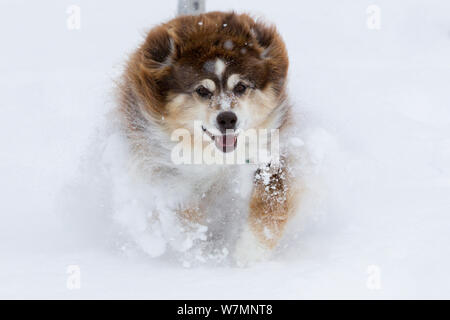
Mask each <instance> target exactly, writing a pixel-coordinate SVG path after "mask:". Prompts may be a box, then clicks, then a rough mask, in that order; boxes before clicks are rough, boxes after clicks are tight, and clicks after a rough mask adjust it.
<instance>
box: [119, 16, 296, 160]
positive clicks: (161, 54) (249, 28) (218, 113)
mask: <svg viewBox="0 0 450 320" xmlns="http://www.w3.org/2000/svg"><path fill="white" fill-rule="evenodd" d="M287 71H288V57H287V52H286V49H285V45H284V43H283V41H282V39H281V37H280V36H279V34H278V33H277V31H276V29H275V27H273V26H268V25H266V24H264V23H261V22H257V21H255V20H253V19H252V18H251V17H250V16H248V15H245V14H235V13H221V12H211V13H207V14H202V15H199V16H182V17H178V18H176V19H174V20H171V21H169V22H168V23H165V24H162V25H160V26H158V27H156V28H154V29H152V30H151V31H150V33H149V34H148V36H147V38H146V40H145V42H144V44H143V45H142V46H141V47H140V48H139V49H138V51H137V52H136V53H135V55H134V56H133V57H132V59H131V61H130V64H129V67H128V72H127V74H128V79H129V80H131V83H132V87H133V88H134V90H135V91H136V94H137V95H138V96H139V98H140V100H141V101H142V102H143V104H144V110H145V112H146V113H147V115H146V116H148V117H152V118H153V119H163V120H162V121H159V122H158V123H160V124H161V126H162V127H164V129H165V130H166V131H167V132H168V133H170V132H172V131H173V130H175V129H179V128H185V129H187V130H189V131H190V132H192V133H193V132H194V129H195V128H194V123H197V124H200V126H201V129H202V130H203V131H204V132H205V133H206V134H207V135H209V136H210V137H211V139H213V140H214V142H215V144H216V146H217V148H219V149H220V150H222V151H227V152H228V151H232V150H234V148H235V145H236V139H237V134H238V132H240V131H241V130H247V129H260V128H267V129H272V128H278V127H279V126H280V125H281V123H282V122H283V119H284V113H285V111H286V110H285V108H284V107H283V105H284V103H283V102H284V101H285V98H286V76H287Z"/></svg>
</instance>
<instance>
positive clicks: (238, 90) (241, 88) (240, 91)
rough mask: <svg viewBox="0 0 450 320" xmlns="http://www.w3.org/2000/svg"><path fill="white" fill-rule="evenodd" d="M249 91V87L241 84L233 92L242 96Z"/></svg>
mask: <svg viewBox="0 0 450 320" xmlns="http://www.w3.org/2000/svg"><path fill="white" fill-rule="evenodd" d="M246 90H247V86H246V85H245V84H243V83H242V82H239V83H238V84H237V85H236V86H235V87H234V89H233V92H234V93H235V94H237V95H242V94H244V93H245V91H246Z"/></svg>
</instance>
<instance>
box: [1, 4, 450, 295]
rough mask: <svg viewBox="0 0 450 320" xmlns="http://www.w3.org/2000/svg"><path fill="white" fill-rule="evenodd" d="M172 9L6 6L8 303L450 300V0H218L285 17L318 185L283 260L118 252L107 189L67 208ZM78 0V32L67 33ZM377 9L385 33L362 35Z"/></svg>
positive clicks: (88, 192) (4, 266)
mask: <svg viewBox="0 0 450 320" xmlns="http://www.w3.org/2000/svg"><path fill="white" fill-rule="evenodd" d="M163 3H164V5H162V3H161V2H160V1H153V0H147V1H141V0H134V1H131V0H128V1H121V2H120V3H119V1H115V2H112V1H106V0H95V1H87V0H84V1H83V0H79V1H67V0H58V1H56V0H54V1H50V0H42V1H30V0H28V1H19V0H1V2H0V39H2V40H1V59H0V96H1V99H0V101H1V102H0V147H1V149H0V150H1V157H0V195H1V198H0V199H1V200H0V298H63V299H70V298H193V299H195V298H208V299H212V298H234V299H241V298H246V299H251V298H255V299H256V298H376V299H378V298H450V277H449V275H448V270H449V268H450V232H449V231H450V20H449V18H448V16H449V12H450V2H448V1H446V0H441V1H438V0H433V1H425V0H422V1H419V0H414V1H412V0H404V1H400V0H397V1H389V0H377V1H364V0H362V1H361V0H341V1H333V0H326V1H325V0H319V1H302V2H299V1H295V2H294V1H287V0H285V1H282V0H279V1H268V0H264V1H263V0H252V1H239V0H230V1H218V0H207V7H208V9H209V10H227V9H236V10H238V11H248V12H252V13H255V14H257V15H262V16H264V17H266V18H267V19H269V20H271V21H273V22H275V23H276V24H277V25H278V27H279V30H280V32H281V33H282V35H283V36H284V38H285V40H286V42H287V45H288V48H289V53H290V58H291V69H290V80H291V81H290V88H291V93H292V98H293V100H294V102H295V103H296V108H297V110H299V112H301V113H302V114H303V115H304V116H303V119H304V120H303V123H301V124H299V125H300V126H302V128H304V132H305V136H304V139H305V142H306V146H305V147H307V148H309V150H310V152H311V154H312V159H313V160H314V165H313V168H312V171H313V175H312V176H314V177H316V178H314V179H311V184H312V185H311V189H312V192H311V194H309V196H308V197H307V199H306V202H305V207H304V208H305V209H304V211H303V212H300V213H299V215H301V217H300V218H299V219H298V220H297V221H295V222H294V223H292V224H291V227H290V229H291V230H290V231H289V233H288V235H287V237H286V239H285V240H284V242H283V244H282V247H281V248H280V250H279V251H278V253H277V254H276V257H275V258H274V259H273V260H272V261H271V262H266V263H261V264H259V265H256V266H254V267H251V268H247V269H239V268H234V267H231V266H216V267H211V266H208V267H207V266H204V267H196V268H191V269H187V268H183V267H182V266H180V265H179V264H178V263H175V262H172V261H170V260H168V259H150V258H148V257H145V256H144V255H141V254H134V255H132V254H128V255H127V254H123V253H121V252H120V251H118V250H116V249H115V248H116V246H114V245H111V243H114V242H116V241H117V242H118V241H119V239H111V238H110V236H108V233H107V232H106V231H105V229H107V227H106V225H107V222H105V217H104V216H103V215H104V214H105V212H107V211H108V208H105V207H97V204H98V203H99V201H98V198H99V197H104V198H105V199H107V197H108V195H107V194H104V192H103V189H102V188H101V185H102V184H101V182H98V181H97V182H92V183H89V186H90V187H89V188H87V189H85V190H81V191H80V190H76V189H74V190H73V193H74V197H73V199H75V200H73V201H72V202H73V203H72V204H71V207H72V211H73V212H70V213H67V212H61V209H60V208H61V206H60V205H59V203H60V202H61V201H62V200H61V197H64V199H63V200H64V201H66V202H67V201H69V202H70V199H71V197H70V194H71V191H70V189H69V191H67V189H63V188H64V186H66V185H67V184H68V183H70V182H71V181H74V180H75V181H76V180H77V179H78V180H79V179H80V173H79V172H80V171H79V170H80V164H81V163H88V165H89V161H90V160H89V155H88V153H89V150H90V147H89V146H90V145H91V144H92V143H93V142H92V141H93V140H94V137H95V135H96V134H95V133H96V130H97V129H98V128H100V127H101V126H102V123H103V119H104V118H103V115H104V114H105V113H106V112H107V111H108V110H109V109H110V108H111V88H112V79H114V78H115V77H116V76H117V74H118V72H119V70H120V64H121V63H122V61H123V60H124V58H125V54H126V53H128V52H130V51H131V50H132V49H133V48H134V47H135V46H136V45H137V44H138V43H139V42H140V41H141V36H142V34H143V33H144V31H145V30H146V29H148V28H149V27H151V26H153V25H155V24H157V23H158V22H160V21H162V20H164V19H167V18H171V17H173V16H174V12H175V10H176V1H175V0H169V1H165V2H163ZM294 3H295V4H294ZM71 4H77V5H79V6H80V7H81V10H82V11H81V19H82V20H81V30H75V31H69V30H68V29H67V28H66V18H67V14H66V9H67V7H68V6H69V5H71ZM371 4H375V5H378V6H379V7H380V9H381V29H380V30H369V29H368V28H367V27H366V19H367V15H366V8H367V7H368V6H369V5H371ZM82 159H87V160H85V161H82ZM319 181H320V182H319ZM61 190H65V191H64V192H62V191H61ZM77 192H78V194H76V193H77ZM102 192H103V193H102ZM79 193H81V198H82V199H83V201H80V200H79V199H80V194H79ZM74 213H79V216H77V215H76V214H75V216H76V217H74ZM68 215H69V216H70V217H69V219H66V217H67V216H68ZM69 265H78V266H79V267H80V270H81V288H80V289H79V290H69V289H67V286H66V282H67V278H68V274H67V273H66V271H67V267H68V266H69ZM370 266H372V267H370ZM377 279H378V280H379V281H377Z"/></svg>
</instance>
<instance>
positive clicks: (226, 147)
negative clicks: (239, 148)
mask: <svg viewBox="0 0 450 320" xmlns="http://www.w3.org/2000/svg"><path fill="white" fill-rule="evenodd" d="M214 142H215V143H216V147H217V148H218V149H220V150H222V151H223V152H231V151H233V150H234V148H236V142H237V137H236V136H235V135H234V134H228V135H227V134H224V135H221V136H215V137H214Z"/></svg>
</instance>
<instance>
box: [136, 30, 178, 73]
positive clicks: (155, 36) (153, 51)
mask: <svg viewBox="0 0 450 320" xmlns="http://www.w3.org/2000/svg"><path fill="white" fill-rule="evenodd" d="M174 50H175V48H174V41H173V39H172V37H171V36H170V34H169V31H168V30H167V28H166V27H163V26H161V27H158V28H155V29H154V30H152V31H151V32H150V33H149V35H148V36H147V39H146V41H145V44H144V47H143V51H142V52H143V58H144V64H145V65H146V66H147V67H149V68H152V69H153V68H156V69H157V68H161V67H165V66H170V64H171V62H172V61H171V57H172V54H173V53H174Z"/></svg>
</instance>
